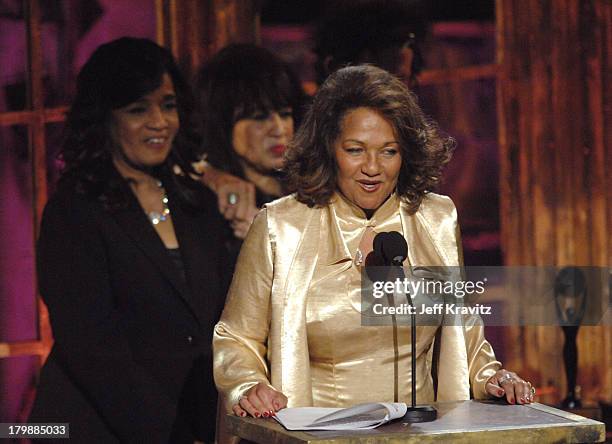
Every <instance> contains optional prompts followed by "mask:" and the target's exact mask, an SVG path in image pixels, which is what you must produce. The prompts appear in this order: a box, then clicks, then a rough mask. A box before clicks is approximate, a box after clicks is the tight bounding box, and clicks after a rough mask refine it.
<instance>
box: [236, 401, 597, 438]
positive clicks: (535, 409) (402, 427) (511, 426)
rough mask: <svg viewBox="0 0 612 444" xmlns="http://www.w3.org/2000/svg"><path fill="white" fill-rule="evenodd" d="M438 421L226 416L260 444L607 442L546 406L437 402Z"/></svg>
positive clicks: (592, 427) (591, 424)
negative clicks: (347, 425)
mask: <svg viewBox="0 0 612 444" xmlns="http://www.w3.org/2000/svg"><path fill="white" fill-rule="evenodd" d="M435 407H436V409H437V410H438V419H436V420H435V421H433V422H427V423H418V424H407V423H403V422H402V421H401V420H397V421H394V422H392V423H389V424H385V425H383V426H381V427H378V428H377V429H373V430H364V431H340V432H336V431H334V432H327V431H317V432H313V431H310V432H290V431H288V430H286V429H285V428H284V427H283V426H281V425H280V424H278V423H277V422H276V421H275V420H274V419H263V418H258V419H255V418H240V417H237V416H228V418H227V425H228V429H229V431H230V433H231V434H233V435H238V436H240V437H241V438H244V439H247V440H249V441H253V442H255V443H259V444H276V443H279V444H280V443H283V444H306V443H316V444H327V443H330V444H331V443H332V442H333V444H357V443H360V442H364V443H366V442H367V443H368V444H372V443H397V444H400V443H402V444H403V443H433V442H436V443H440V442H448V443H451V442H458V441H461V442H470V443H479V442H483V443H484V442H487V443H490V442H510V443H512V442H516V443H521V444H524V443H532V442H533V443H542V442H583V443H591V442H603V441H604V439H605V433H606V432H605V426H604V424H603V423H601V422H598V421H594V420H592V419H587V418H583V417H582V416H578V415H574V414H572V413H568V412H564V411H562V410H558V409H555V408H552V407H548V406H545V405H543V404H538V403H533V404H530V405H506V404H502V403H500V402H498V401H490V402H489V401H459V402H444V403H437V404H435Z"/></svg>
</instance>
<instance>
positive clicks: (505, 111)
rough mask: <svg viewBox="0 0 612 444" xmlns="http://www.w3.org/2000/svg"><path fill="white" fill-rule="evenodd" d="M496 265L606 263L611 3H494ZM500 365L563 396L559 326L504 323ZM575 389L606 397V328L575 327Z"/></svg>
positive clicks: (609, 389)
mask: <svg viewBox="0 0 612 444" xmlns="http://www.w3.org/2000/svg"><path fill="white" fill-rule="evenodd" d="M497 6H498V7H497V25H498V62H499V63H500V65H501V66H500V68H501V70H500V76H499V82H498V99H499V100H498V108H499V109H498V111H499V118H500V120H499V124H500V128H499V130H500V133H499V134H500V146H501V155H500V160H501V202H502V209H501V211H502V217H501V220H502V245H503V251H504V257H505V262H506V264H507V265H557V266H564V265H594V266H611V265H612V239H611V238H610V236H609V232H610V231H612V178H610V173H609V171H608V170H609V169H610V166H612V149H611V144H612V137H611V133H612V122H611V121H610V92H609V84H610V76H611V73H612V66H611V58H612V57H611V49H612V39H611V25H612V2H610V1H607V0H498V3H497ZM507 334H508V341H507V345H508V347H509V349H508V350H507V355H508V356H510V361H509V362H507V366H508V367H512V368H516V369H520V370H521V373H523V374H525V375H526V376H527V377H529V378H531V379H532V380H534V381H536V382H537V383H538V385H544V386H549V389H551V390H550V396H548V397H547V398H546V399H544V400H545V401H548V402H555V401H558V400H559V398H560V397H563V396H564V395H565V374H564V366H563V360H562V357H561V350H562V346H563V335H562V334H561V331H560V329H559V328H558V327H522V328H518V327H517V328H509V329H508V331H507ZM578 347H579V373H578V384H579V385H580V386H581V387H582V397H583V399H584V400H585V401H587V402H589V401H590V402H595V401H597V400H599V399H606V400H607V401H608V402H610V401H612V329H611V327H610V326H607V327H599V326H598V327H583V328H581V329H580V332H579V337H578Z"/></svg>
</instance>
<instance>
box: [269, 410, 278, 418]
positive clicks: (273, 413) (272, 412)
mask: <svg viewBox="0 0 612 444" xmlns="http://www.w3.org/2000/svg"><path fill="white" fill-rule="evenodd" d="M268 413H269V414H270V417H272V416H274V415H276V412H274V410H270V411H269V412H268Z"/></svg>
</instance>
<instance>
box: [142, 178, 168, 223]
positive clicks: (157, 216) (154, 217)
mask: <svg viewBox="0 0 612 444" xmlns="http://www.w3.org/2000/svg"><path fill="white" fill-rule="evenodd" d="M155 184H156V185H157V188H159V189H160V190H162V192H163V193H164V194H163V195H162V200H161V201H162V206H163V210H162V212H161V213H160V212H159V211H149V212H148V213H147V216H148V217H149V220H150V221H151V223H152V224H153V225H157V224H158V223H160V222H165V221H166V220H168V216H170V208H168V194H167V193H166V190H165V189H164V186H163V185H162V183H161V180H158V181H156V183H155Z"/></svg>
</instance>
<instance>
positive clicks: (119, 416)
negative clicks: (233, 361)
mask: <svg viewBox="0 0 612 444" xmlns="http://www.w3.org/2000/svg"><path fill="white" fill-rule="evenodd" d="M123 187H124V189H125V190H124V191H125V193H126V195H128V196H129V199H128V205H127V208H125V209H122V210H118V211H115V212H109V211H107V210H105V209H104V208H103V207H102V205H101V203H100V202H97V201H92V200H88V199H86V198H85V197H84V196H82V195H79V194H76V193H75V192H69V191H59V192H58V193H56V194H55V196H54V197H53V198H52V199H51V200H50V201H49V202H48V204H47V206H46V208H45V211H44V216H43V221H42V226H41V233H40V238H39V243H38V279H39V288H40V292H41V295H42V297H43V299H44V301H45V302H46V304H47V306H48V308H49V313H50V318H51V325H52V328H53V334H54V338H55V344H54V346H53V349H52V351H51V354H50V355H49V358H48V359H47V362H46V363H45V365H44V367H43V368H42V371H41V376H40V383H39V387H38V392H37V397H36V401H35V403H34V407H33V410H32V413H31V417H30V419H29V421H30V422H69V423H70V436H71V439H72V440H73V441H75V442H94V443H95V442H101V443H102V442H104V443H110V442H118V441H120V442H148V443H156V442H160V443H161V442H169V441H170V440H171V441H173V442H179V441H180V442H182V441H185V442H188V441H190V440H191V442H193V438H194V437H193V435H191V434H190V433H189V430H190V428H192V427H194V426H193V424H187V423H188V422H189V421H191V420H192V419H190V418H188V417H186V416H185V415H181V413H180V412H181V410H182V411H183V413H185V412H187V413H191V414H192V416H193V417H197V418H200V419H201V421H200V422H201V424H200V425H201V427H202V428H204V430H203V431H202V435H201V437H200V438H202V439H205V440H211V441H212V439H213V437H214V428H215V412H216V403H217V393H216V390H215V389H214V383H213V377H212V353H211V342H212V331H213V327H214V325H215V323H216V322H217V320H218V317H219V315H220V313H221V310H222V308H223V304H224V301H225V291H226V286H227V282H228V281H229V276H227V274H228V270H229V266H228V264H227V255H226V253H225V250H224V239H225V225H224V221H223V219H222V218H221V216H220V215H219V214H218V212H217V206H216V198H215V196H214V195H213V194H212V193H211V192H209V191H208V190H205V189H202V191H201V200H202V203H203V209H200V210H195V209H188V208H186V207H181V206H180V205H178V204H177V202H178V200H177V196H176V191H175V190H174V189H173V188H172V186H171V184H168V185H167V186H166V190H167V192H168V198H169V206H170V210H171V214H172V221H173V223H174V228H175V231H176V236H177V239H178V242H179V247H180V252H181V257H182V260H183V263H184V268H185V274H186V279H183V278H181V275H180V273H179V270H178V269H177V267H176V266H175V264H174V263H173V262H172V260H171V258H170V256H169V254H168V253H167V251H166V249H165V246H164V244H163V243H162V241H161V239H160V238H159V236H158V235H157V233H156V232H155V230H154V228H153V227H152V225H151V223H150V222H149V220H148V218H147V216H146V215H145V214H144V212H143V210H142V209H141V207H140V205H139V204H138V201H137V200H136V197H135V196H134V195H133V193H132V192H131V190H130V188H129V186H128V185H127V183H125V182H124V183H123ZM190 377H191V378H190ZM188 379H191V381H192V382H194V381H195V385H194V384H189V385H188V386H187V385H186V381H187V380H188ZM194 391H195V392H194ZM186 399H189V400H191V401H193V400H194V399H195V401H197V402H199V403H200V404H201V405H203V409H202V411H200V412H190V411H189V409H190V408H191V407H190V406H192V405H193V404H190V402H191V401H186ZM179 404H181V406H179ZM190 426H191V427H190Z"/></svg>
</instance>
